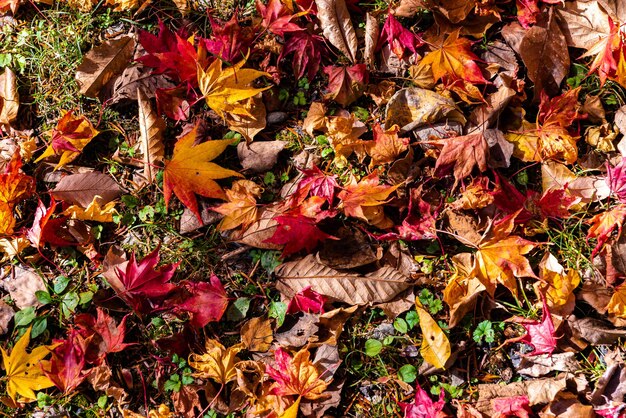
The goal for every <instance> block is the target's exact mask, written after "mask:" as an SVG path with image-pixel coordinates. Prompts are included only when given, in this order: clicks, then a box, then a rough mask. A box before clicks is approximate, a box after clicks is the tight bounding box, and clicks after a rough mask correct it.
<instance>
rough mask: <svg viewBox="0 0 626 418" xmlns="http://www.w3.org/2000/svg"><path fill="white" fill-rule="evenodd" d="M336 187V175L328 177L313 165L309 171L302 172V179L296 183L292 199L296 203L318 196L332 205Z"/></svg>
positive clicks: (337, 185)
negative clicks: (308, 197)
mask: <svg viewBox="0 0 626 418" xmlns="http://www.w3.org/2000/svg"><path fill="white" fill-rule="evenodd" d="M338 187H339V184H338V183H337V176H336V175H334V174H333V175H328V174H326V173H324V172H323V171H322V170H320V169H319V167H317V166H316V165H313V167H311V168H309V169H305V170H302V179H301V180H300V181H299V182H298V186H297V187H296V191H295V192H294V198H295V200H296V202H301V201H302V200H304V199H305V198H306V197H307V196H319V197H322V198H324V199H325V200H326V201H327V202H328V204H329V205H332V204H333V200H334V199H335V191H336V189H337V188H338Z"/></svg>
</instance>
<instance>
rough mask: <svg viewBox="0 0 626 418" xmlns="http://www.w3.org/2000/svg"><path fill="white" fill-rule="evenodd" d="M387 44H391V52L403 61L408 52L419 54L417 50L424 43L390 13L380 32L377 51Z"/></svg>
mask: <svg viewBox="0 0 626 418" xmlns="http://www.w3.org/2000/svg"><path fill="white" fill-rule="evenodd" d="M385 43H387V44H389V47H390V48H391V52H393V53H394V54H396V56H397V57H398V59H402V57H403V56H404V54H405V52H406V50H409V51H411V52H412V53H414V54H417V49H416V48H417V47H419V46H421V45H422V44H423V43H424V42H423V41H422V39H421V38H420V37H419V36H417V35H416V34H414V33H413V32H411V31H410V30H408V29H406V28H405V27H404V26H402V24H401V23H400V22H398V20H397V19H396V18H395V17H394V15H393V14H391V13H389V14H388V15H387V19H386V20H385V24H384V25H383V30H382V31H381V32H380V38H379V40H378V46H377V47H376V50H380V49H381V48H382V46H383V45H384V44H385Z"/></svg>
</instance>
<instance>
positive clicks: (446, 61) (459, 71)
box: [418, 29, 487, 84]
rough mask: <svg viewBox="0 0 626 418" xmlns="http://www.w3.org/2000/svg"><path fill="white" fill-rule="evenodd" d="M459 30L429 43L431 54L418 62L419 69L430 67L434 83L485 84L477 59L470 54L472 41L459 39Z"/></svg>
mask: <svg viewBox="0 0 626 418" xmlns="http://www.w3.org/2000/svg"><path fill="white" fill-rule="evenodd" d="M459 35H460V30H459V29H457V30H456V31H454V32H452V33H450V34H449V35H448V36H447V37H446V38H445V39H444V38H443V37H440V38H437V39H434V40H433V41H432V42H429V44H430V45H431V48H432V50H431V52H429V53H427V54H426V55H425V56H424V58H422V60H421V61H420V62H419V64H418V65H419V66H420V67H422V68H423V67H430V68H431V70H432V73H433V77H434V79H435V81H439V80H442V79H443V78H449V79H453V80H454V79H461V80H465V81H468V82H470V83H476V84H484V83H486V82H487V80H485V78H484V77H483V74H482V72H481V70H480V68H479V67H478V65H477V64H476V61H477V60H478V57H477V56H476V55H475V54H474V53H473V52H472V50H471V46H472V41H470V40H469V39H467V38H463V37H459Z"/></svg>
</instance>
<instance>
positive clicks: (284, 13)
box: [256, 0, 302, 38]
mask: <svg viewBox="0 0 626 418" xmlns="http://www.w3.org/2000/svg"><path fill="white" fill-rule="evenodd" d="M256 9H257V11H258V12H259V15H261V16H262V18H263V20H262V21H261V26H263V27H264V28H266V29H267V30H268V31H270V32H272V33H273V34H275V35H278V36H280V37H282V38H284V37H285V34H286V33H290V32H297V31H301V30H302V28H301V27H300V26H298V25H297V24H295V23H293V22H292V21H291V20H292V19H294V18H296V17H298V16H299V15H301V13H296V14H293V10H291V11H290V10H289V9H288V8H287V7H285V5H284V4H283V2H282V1H281V0H269V2H268V3H267V6H266V5H264V4H263V3H261V2H260V1H258V0H257V2H256Z"/></svg>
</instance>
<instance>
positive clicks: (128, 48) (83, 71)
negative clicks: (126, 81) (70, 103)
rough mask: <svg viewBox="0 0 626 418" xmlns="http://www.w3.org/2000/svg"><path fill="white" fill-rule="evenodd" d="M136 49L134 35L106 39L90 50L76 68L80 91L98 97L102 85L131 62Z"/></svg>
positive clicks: (88, 95)
mask: <svg viewBox="0 0 626 418" xmlns="http://www.w3.org/2000/svg"><path fill="white" fill-rule="evenodd" d="M134 51H135V39H134V38H133V37H132V36H123V37H121V38H118V39H113V40H110V41H105V42H104V43H102V44H101V45H99V46H97V47H95V48H93V49H92V50H91V51H89V52H88V53H87V54H86V55H85V57H84V58H83V62H82V63H81V64H80V65H79V66H78V69H77V70H76V81H77V82H78V85H79V86H80V93H81V94H84V95H85V96H87V97H94V98H95V97H98V94H99V93H100V90H101V89H102V87H104V86H105V85H106V84H107V83H108V82H109V81H110V80H111V79H112V78H113V77H114V76H116V75H119V74H121V73H122V71H123V70H124V69H125V68H126V67H127V66H128V64H130V60H131V58H132V57H133V52H134Z"/></svg>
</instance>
